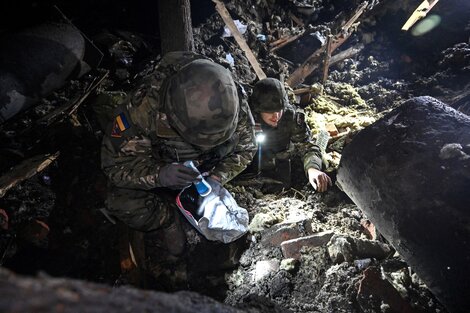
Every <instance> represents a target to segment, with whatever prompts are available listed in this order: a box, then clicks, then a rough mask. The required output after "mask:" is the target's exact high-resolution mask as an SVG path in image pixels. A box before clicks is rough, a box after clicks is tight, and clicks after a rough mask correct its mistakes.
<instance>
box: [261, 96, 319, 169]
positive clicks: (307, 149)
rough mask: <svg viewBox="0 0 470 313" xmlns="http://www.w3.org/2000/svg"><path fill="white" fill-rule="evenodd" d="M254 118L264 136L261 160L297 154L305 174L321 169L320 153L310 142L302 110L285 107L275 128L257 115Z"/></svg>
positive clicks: (309, 134) (310, 137)
mask: <svg viewBox="0 0 470 313" xmlns="http://www.w3.org/2000/svg"><path fill="white" fill-rule="evenodd" d="M255 118H256V121H257V122H259V124H260V125H261V129H262V131H263V133H264V134H265V135H266V138H265V141H264V142H263V144H262V149H263V152H262V153H263V155H264V156H263V158H273V157H276V156H278V155H280V154H283V153H289V155H292V154H298V155H299V156H300V157H301V159H302V161H303V165H304V170H305V173H307V170H308V169H309V168H311V167H313V168H315V169H321V166H322V159H321V151H320V148H319V147H318V146H317V145H316V144H314V143H313V142H312V136H311V132H310V128H309V127H308V125H307V123H306V122H305V115H304V113H303V111H302V110H300V109H296V108H294V107H293V106H291V105H289V106H287V107H286V109H285V110H284V113H283V115H282V118H281V120H280V121H279V123H278V126H277V127H271V126H269V125H267V124H266V123H264V122H263V120H262V119H261V116H260V114H259V113H258V114H256V115H255Z"/></svg>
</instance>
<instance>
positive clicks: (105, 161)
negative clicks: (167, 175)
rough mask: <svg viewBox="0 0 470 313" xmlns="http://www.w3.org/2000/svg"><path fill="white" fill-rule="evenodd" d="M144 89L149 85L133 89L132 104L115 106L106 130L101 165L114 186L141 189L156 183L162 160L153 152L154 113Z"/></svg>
mask: <svg viewBox="0 0 470 313" xmlns="http://www.w3.org/2000/svg"><path fill="white" fill-rule="evenodd" d="M144 90H148V88H147V86H144V85H142V86H139V88H137V90H135V91H134V92H133V94H132V98H131V99H129V101H130V102H131V103H132V104H133V105H135V107H130V108H129V110H128V109H126V108H122V107H121V108H118V109H117V110H116V111H115V113H114V116H115V119H114V121H113V123H111V124H110V126H109V127H108V129H107V130H106V131H105V136H104V138H103V142H102V146H101V167H102V169H103V171H104V173H105V174H106V175H107V177H108V178H109V180H110V181H111V183H112V184H113V185H114V186H116V187H120V188H132V189H144V190H149V189H152V188H155V187H158V173H159V171H160V167H161V166H162V165H163V163H161V162H159V161H158V160H157V159H156V158H155V157H154V154H153V149H152V141H151V139H150V137H149V129H151V128H152V127H151V124H152V122H151V121H152V120H154V117H155V115H154V114H153V112H154V109H152V105H153V103H152V101H151V98H150V97H147V96H145V95H144V96H143V97H142V95H143V91H144ZM137 105H138V106H137ZM118 118H120V119H121V120H118ZM122 119H124V122H125V123H123V120H122ZM118 122H120V123H118ZM124 124H125V125H124Z"/></svg>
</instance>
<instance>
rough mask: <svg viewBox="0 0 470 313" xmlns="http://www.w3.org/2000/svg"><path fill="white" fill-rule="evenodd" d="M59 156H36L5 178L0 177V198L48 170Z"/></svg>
mask: <svg viewBox="0 0 470 313" xmlns="http://www.w3.org/2000/svg"><path fill="white" fill-rule="evenodd" d="M59 154H60V153H59V152H58V151H57V152H56V153H54V154H41V155H36V156H34V157H32V158H30V159H27V160H24V161H23V162H22V163H20V164H19V165H17V166H15V167H13V168H12V169H11V170H10V171H8V172H7V173H5V174H3V176H1V177H0V198H2V197H3V196H4V195H5V194H6V192H7V191H8V190H9V189H11V188H13V187H15V186H16V185H17V184H19V183H21V182H22V181H24V180H26V179H28V178H31V177H33V176H34V175H36V174H37V173H39V172H41V171H42V170H44V169H45V168H47V167H48V166H49V165H50V164H51V163H52V162H53V161H54V160H55V159H57V158H58V157H59Z"/></svg>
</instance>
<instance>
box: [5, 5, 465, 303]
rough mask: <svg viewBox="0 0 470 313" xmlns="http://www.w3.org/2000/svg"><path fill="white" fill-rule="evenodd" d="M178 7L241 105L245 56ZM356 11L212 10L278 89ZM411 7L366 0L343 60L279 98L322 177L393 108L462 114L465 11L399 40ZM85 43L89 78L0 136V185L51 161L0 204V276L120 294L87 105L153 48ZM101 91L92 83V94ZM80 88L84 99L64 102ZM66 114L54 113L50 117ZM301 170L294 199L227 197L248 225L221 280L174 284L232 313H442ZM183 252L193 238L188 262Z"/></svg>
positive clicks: (204, 277)
mask: <svg viewBox="0 0 470 313" xmlns="http://www.w3.org/2000/svg"><path fill="white" fill-rule="evenodd" d="M209 2H210V1H209ZM192 5H193V11H194V14H195V16H194V17H193V20H194V22H195V23H197V25H195V26H196V27H195V28H194V36H195V46H196V51H197V52H199V53H202V54H204V55H206V56H208V57H210V58H212V59H213V60H216V61H217V62H219V63H221V64H222V65H224V66H226V67H229V68H231V69H232V71H233V73H234V76H235V77H236V79H237V80H238V81H239V82H240V83H241V84H242V86H243V87H244V89H245V90H246V92H247V93H248V94H249V93H250V92H251V88H252V86H253V84H254V82H255V81H256V74H255V73H254V71H253V70H252V68H251V66H250V64H249V62H248V59H247V58H246V57H245V54H244V53H243V51H242V50H241V49H240V48H239V46H238V45H237V43H236V41H235V40H234V38H233V37H231V36H230V35H229V34H226V32H227V31H226V30H225V24H224V22H223V20H222V19H221V18H220V16H219V15H218V14H217V12H216V11H215V10H214V9H213V6H212V5H211V4H210V3H209V4H208V3H206V2H202V3H200V4H199V7H196V8H194V6H198V4H197V2H194V3H192ZM360 5H361V2H360V1H329V0H320V1H316V0H315V1H310V0H302V1H276V0H274V1H254V0H249V1H230V2H227V3H226V6H227V9H228V10H229V11H230V13H231V15H232V17H233V19H238V20H239V22H240V24H241V26H242V27H240V30H244V38H245V39H246V40H247V42H248V45H249V46H250V48H251V49H252V50H253V52H254V53H255V54H256V55H257V59H258V61H259V63H260V64H261V66H262V68H263V69H264V71H265V73H266V74H267V75H268V76H270V77H276V78H280V79H282V80H287V79H288V77H289V73H292V72H293V71H294V70H295V69H296V68H298V67H299V66H301V64H302V63H303V61H304V60H305V59H307V58H308V57H309V55H310V54H311V53H313V52H314V51H315V50H316V49H318V48H319V47H320V46H321V45H322V44H324V42H325V40H326V38H327V37H328V35H336V34H338V33H340V31H341V27H342V26H343V25H344V24H345V22H346V21H348V20H349V18H351V16H352V15H353V13H354V11H355V10H356V8H357V7H359V6H360ZM416 5H417V3H414V2H413V3H410V1H404V2H403V3H400V4H395V2H394V1H382V2H381V3H378V2H377V1H371V2H370V3H369V4H368V6H367V9H366V10H365V12H364V13H363V16H362V17H360V18H359V19H358V20H357V22H359V21H360V23H358V24H357V25H356V24H355V25H354V26H353V27H352V30H351V32H352V34H351V36H350V37H349V38H348V39H347V40H346V41H345V42H344V44H343V45H342V46H341V48H339V49H338V51H336V52H335V53H333V56H334V55H335V54H336V53H337V52H339V51H345V50H347V49H350V48H352V49H356V52H355V53H354V54H352V55H350V57H348V58H346V59H340V60H339V61H337V62H336V63H334V64H333V63H332V64H331V67H330V69H329V76H328V80H327V81H326V82H325V83H324V84H322V75H323V74H322V70H323V69H322V66H321V62H320V64H319V66H318V68H317V69H316V71H314V72H313V74H312V75H310V76H308V77H307V78H306V79H305V81H304V82H303V84H300V85H296V86H291V88H289V96H290V97H291V100H292V102H295V103H296V104H297V105H299V106H301V107H302V108H304V109H305V112H306V117H307V121H308V123H309V124H310V126H311V128H312V133H313V135H314V139H315V138H316V136H317V134H319V133H320V132H321V131H327V132H328V133H329V134H330V136H331V138H330V140H329V144H328V147H327V150H326V152H327V153H326V154H325V158H324V165H325V169H326V171H327V172H328V174H329V175H330V176H331V177H332V178H333V180H334V178H335V171H336V168H337V166H338V164H339V161H340V158H341V152H342V149H343V147H344V146H345V145H346V144H347V143H348V142H350V141H351V140H352V138H353V137H354V135H355V134H356V133H357V132H358V131H360V130H361V129H362V128H364V127H366V126H367V125H370V124H371V123H373V122H374V121H375V120H376V119H378V118H379V117H380V116H381V115H382V114H383V113H384V112H387V111H388V110H390V109H392V108H393V107H395V106H397V105H399V104H400V102H401V101H402V100H406V99H408V98H410V97H412V96H420V95H431V96H434V97H436V98H438V99H440V100H442V101H443V102H446V103H447V104H449V105H451V106H453V107H454V108H456V109H460V110H461V111H463V112H466V113H467V114H468V112H470V98H469V92H468V91H469V90H470V88H469V87H470V79H469V77H470V75H469V72H470V43H469V42H468V38H469V31H470V29H469V27H470V26H469V25H467V24H466V23H468V19H467V20H465V18H464V16H462V15H461V14H462V13H465V12H468V8H466V7H465V5H464V4H460V5H462V6H463V8H461V9H460V10H459V1H457V0H455V1H447V3H444V2H442V3H440V6H436V7H435V8H434V9H433V13H435V15H437V16H439V17H440V19H441V25H439V27H437V28H436V29H435V30H433V31H431V32H429V33H427V34H424V35H421V36H418V35H411V34H409V33H402V32H401V31H400V28H401V26H402V24H403V23H404V21H406V19H407V18H408V16H409V14H410V12H412V11H413V10H414V7H415V6H416ZM465 9H467V11H465ZM467 16H468V15H467ZM84 20H86V19H84ZM106 21H107V20H105V21H104V22H103V23H105V22H106ZM82 22H83V21H82ZM357 22H356V23H357ZM77 23H78V24H80V19H78V21H77ZM93 26H95V24H93ZM85 28H86V27H85ZM84 31H86V29H84ZM224 32H225V33H224ZM302 34H306V35H302ZM442 34H445V36H443V35H442ZM295 35H299V36H300V37H299V39H298V40H295V41H293V42H291V43H289V44H286V45H284V46H282V47H280V48H278V49H275V50H274V51H272V50H273V48H276V45H274V43H279V42H282V40H284V41H285V40H286V39H288V38H291V36H295ZM89 36H90V37H91V38H93V40H94V42H95V43H96V44H97V46H98V47H99V48H100V49H101V51H102V52H103V53H104V59H103V63H102V65H101V67H102V68H103V69H100V70H98V71H93V72H91V73H89V74H87V75H85V76H84V77H82V78H81V79H80V80H74V81H72V82H71V83H70V84H68V85H67V86H65V87H64V88H62V89H60V90H57V91H55V92H54V93H53V94H51V95H50V96H48V97H46V98H45V99H43V100H41V102H40V103H39V105H37V106H36V107H35V108H33V109H32V110H29V111H27V112H25V113H24V114H22V115H20V116H19V117H18V118H16V119H14V120H12V121H10V122H8V123H6V124H4V125H2V126H1V131H0V140H1V148H0V149H1V155H0V160H1V162H0V171H1V173H2V175H3V176H4V175H5V174H6V173H8V170H9V169H10V168H11V167H12V166H16V165H18V164H19V163H21V162H24V161H25V160H28V159H30V158H31V157H33V156H36V155H38V154H45V153H49V154H54V153H55V152H56V151H60V155H59V156H58V157H57V159H56V160H55V161H53V162H52V164H51V165H49V166H48V167H47V168H46V169H45V170H43V171H41V172H40V173H39V174H37V175H30V176H29V178H28V179H26V180H24V181H23V182H20V183H18V184H15V185H14V186H13V187H12V188H11V189H9V190H5V195H4V196H3V197H1V198H0V231H1V233H0V264H3V265H4V266H5V267H8V268H10V269H13V270H14V271H17V272H20V273H26V274H34V273H36V272H37V271H41V270H42V271H46V272H48V273H49V274H51V275H54V276H66V277H74V278H81V279H86V280H91V281H95V282H104V283H107V284H110V285H120V284H123V283H126V281H125V279H123V277H122V276H121V275H120V267H119V242H118V241H119V240H118V227H117V226H116V225H115V224H113V223H112V222H111V221H110V220H108V219H107V218H106V217H105V216H104V215H103V214H102V212H101V211H100V209H102V208H103V207H104V197H105V193H106V182H105V178H104V177H103V175H102V174H101V172H100V169H99V144H100V139H101V135H102V133H101V128H100V124H99V123H100V120H99V118H98V117H97V116H96V112H97V110H96V105H97V104H98V105H99V104H100V101H97V100H96V99H97V96H96V94H106V95H112V96H116V97H118V96H119V92H126V91H127V90H129V88H130V87H131V86H132V83H133V81H134V79H135V78H136V77H139V76H140V75H144V74H145V73H146V72H147V71H148V70H149V69H151V66H152V65H153V64H155V60H156V59H157V58H156V57H155V55H156V54H158V45H156V44H155V42H156V40H155V38H151V37H148V36H146V35H141V34H138V33H132V32H129V31H123V30H120V29H116V30H106V31H101V30H100V31H96V29H94V32H91V31H90V34H89ZM279 40H281V41H279ZM277 45H279V44H277ZM305 51H306V52H305ZM351 51H352V50H351ZM101 79H104V80H103V82H102V83H100V85H99V86H94V85H93V84H95V83H96V82H97V81H101ZM90 89H92V94H91V95H90V96H89V97H88V98H87V99H86V100H85V101H84V103H83V104H82V103H81V102H79V100H80V96H81V95H83V94H84V92H86V91H87V90H90ZM300 89H304V90H303V91H301V92H300V91H299V90H300ZM69 104H72V105H71V108H70V109H69V110H63V112H62V113H60V114H56V115H54V114H53V113H54V110H55V109H57V108H59V107H61V106H66V105H69ZM73 104H78V105H80V107H79V108H78V109H74V106H73ZM98 111H99V108H98ZM51 114H52V115H51ZM51 125H52V126H51ZM33 168H37V167H34V166H33ZM301 171H302V169H301V168H300V169H297V172H296V175H295V177H297V179H296V181H295V184H294V187H293V188H291V189H289V190H283V191H281V192H279V193H276V194H269V193H263V190H264V189H263V188H261V185H260V184H261V183H260V182H257V181H253V182H251V183H250V184H235V183H233V184H230V185H229V187H228V189H229V190H230V191H231V192H232V194H233V195H234V196H235V198H236V199H237V201H238V203H239V204H240V205H241V206H243V207H245V208H247V209H248V211H249V213H250V220H251V223H250V234H249V235H248V237H247V239H246V240H247V245H246V246H247V247H246V250H245V251H244V252H243V253H242V254H241V258H240V261H239V265H238V266H237V267H236V268H235V269H233V268H232V269H230V270H226V269H224V271H220V270H219V271H217V273H212V274H211V273H210V266H208V269H204V271H202V270H201V269H198V270H195V271H194V273H188V277H194V275H198V274H199V275H200V277H199V278H198V279H196V278H195V279H194V280H193V281H192V283H188V284H187V285H186V288H188V289H191V290H195V291H199V292H202V293H205V294H207V295H209V296H213V297H215V298H217V299H219V300H223V301H224V302H225V303H227V304H230V305H234V306H237V307H240V308H243V307H249V306H257V305H261V304H262V305H263V307H269V306H273V307H274V306H276V307H279V308H282V309H283V310H291V311H292V312H446V311H445V309H444V308H443V307H442V306H441V305H440V304H439V303H438V301H437V300H436V299H435V298H434V297H433V296H432V294H431V293H430V292H429V290H428V289H427V288H426V286H425V285H424V284H423V283H422V282H421V281H420V279H419V277H417V275H416V274H415V273H414V272H413V270H412V269H411V268H409V267H408V265H407V264H406V262H405V261H404V260H402V259H401V258H400V256H399V255H398V254H397V253H396V252H395V250H394V249H393V247H391V246H389V245H388V244H387V242H386V240H385V239H384V238H383V237H382V236H381V235H380V230H375V228H374V226H373V225H372V224H371V223H370V221H368V220H367V217H366V216H364V215H363V214H362V213H361V211H360V210H359V209H358V208H357V207H356V206H355V205H354V204H353V203H352V202H351V201H350V200H349V199H348V198H347V196H346V195H345V194H344V193H343V192H342V191H340V190H339V189H338V188H337V187H336V186H334V187H332V188H331V189H330V190H329V191H328V192H326V193H324V194H315V193H314V192H313V190H312V188H311V187H310V186H308V185H306V180H305V179H304V178H303V177H304V175H303V173H302V172H301ZM1 192H2V193H3V190H2V191H1ZM243 240H244V239H243ZM198 244H200V243H198V241H197V240H196V241H194V242H193V247H192V250H194V251H196V250H197V249H198ZM202 248H203V249H210V248H211V246H210V245H209V246H203V247H202ZM209 251H210V250H209ZM206 252H207V251H206ZM196 255H197V254H196ZM199 257H202V258H205V259H203V260H199V262H201V263H200V264H203V263H208V262H209V263H210V262H211V261H213V259H212V255H211V254H210V252H208V253H200V254H199ZM121 265H122V264H121ZM214 267H215V268H219V267H217V266H214ZM188 269H189V270H190V271H191V269H192V267H190V266H189V267H188ZM200 273H204V274H200ZM208 273H209V274H208ZM199 283H200V285H198V284H199ZM178 288H179V289H181V288H182V287H181V286H179V287H178Z"/></svg>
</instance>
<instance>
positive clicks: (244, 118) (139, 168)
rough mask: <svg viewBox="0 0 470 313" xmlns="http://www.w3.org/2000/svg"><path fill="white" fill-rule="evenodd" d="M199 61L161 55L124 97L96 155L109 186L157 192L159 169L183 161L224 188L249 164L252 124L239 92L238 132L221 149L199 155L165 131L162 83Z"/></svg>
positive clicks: (178, 54)
mask: <svg viewBox="0 0 470 313" xmlns="http://www.w3.org/2000/svg"><path fill="white" fill-rule="evenodd" d="M199 58H203V57H202V56H200V55H197V54H194V53H191V52H172V53H169V54H167V55H165V56H164V57H163V58H162V60H161V61H160V62H159V64H158V65H157V66H156V68H155V70H154V71H153V72H152V73H151V74H150V75H148V76H147V77H145V78H144V79H143V80H142V82H141V84H140V85H138V87H137V88H136V89H135V90H134V91H133V92H132V93H130V94H129V96H128V98H127V100H126V107H125V108H123V107H122V106H121V107H119V108H118V109H117V111H116V112H115V114H114V116H116V119H115V120H114V122H113V123H112V124H111V125H110V126H109V127H108V129H107V130H106V134H105V136H104V138H103V144H102V151H101V163H102V168H103V171H104V172H105V174H106V175H107V176H108V178H109V179H110V181H111V183H112V184H113V185H114V186H116V187H119V188H131V189H144V190H150V189H153V188H155V187H160V185H159V179H158V174H159V170H160V168H161V167H162V166H163V165H166V164H169V163H173V162H184V161H186V160H197V161H199V162H200V163H201V164H202V170H203V171H210V172H211V174H214V175H216V176H218V177H220V178H221V182H222V184H224V183H226V182H228V181H230V180H231V179H232V178H234V177H235V176H236V175H238V174H239V173H240V172H241V171H243V170H244V169H245V168H246V166H247V165H248V164H249V163H250V162H251V160H252V158H253V155H254V153H255V152H256V148H257V147H256V144H255V140H254V121H253V117H252V115H251V111H250V110H249V107H248V105H247V102H246V100H245V99H244V96H243V95H242V94H241V92H240V94H239V98H240V113H239V117H238V124H237V128H236V130H235V133H234V135H233V136H232V138H231V139H229V140H227V141H226V142H224V143H223V144H222V145H219V146H216V147H214V148H212V149H210V150H209V151H202V150H200V149H198V148H197V147H195V146H193V145H191V144H189V143H187V142H186V141H184V140H183V138H182V137H181V136H179V135H178V133H177V132H176V131H175V130H174V129H173V128H172V127H170V125H169V123H168V120H167V117H166V114H165V112H164V106H163V101H162V100H163V96H164V95H163V94H162V93H163V92H162V90H164V88H165V86H164V84H165V79H166V78H168V77H170V76H171V75H173V74H175V73H176V72H177V71H178V70H179V69H180V68H181V67H182V66H183V65H185V64H188V63H189V62H191V61H193V60H195V59H199ZM122 118H124V119H125V120H124V121H123V120H122ZM117 123H120V124H119V125H120V126H123V128H124V130H123V131H122V132H119V131H116V126H118V125H117ZM126 126H129V127H127V128H126ZM123 128H121V129H123Z"/></svg>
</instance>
